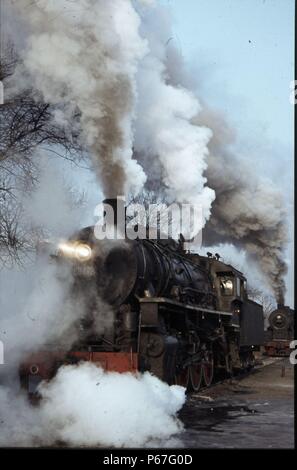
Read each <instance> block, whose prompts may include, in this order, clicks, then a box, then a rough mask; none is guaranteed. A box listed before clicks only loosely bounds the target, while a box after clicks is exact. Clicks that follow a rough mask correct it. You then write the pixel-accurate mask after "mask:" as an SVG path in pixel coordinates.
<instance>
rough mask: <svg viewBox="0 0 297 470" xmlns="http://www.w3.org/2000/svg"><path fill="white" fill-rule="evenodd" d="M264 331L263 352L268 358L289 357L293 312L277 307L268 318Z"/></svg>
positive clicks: (284, 306) (289, 309) (287, 308)
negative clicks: (267, 324) (267, 325)
mask: <svg viewBox="0 0 297 470" xmlns="http://www.w3.org/2000/svg"><path fill="white" fill-rule="evenodd" d="M268 321H269V327H268V328H267V330H266V331H265V351H266V354H267V355H268V356H289V355H290V342H291V341H293V339H294V310H292V309H291V308H290V307H288V306H286V305H278V306H277V309H276V310H274V311H273V312H272V313H271V314H270V316H269V318H268Z"/></svg>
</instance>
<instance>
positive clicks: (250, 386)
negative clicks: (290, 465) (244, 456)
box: [179, 358, 294, 448]
mask: <svg viewBox="0 0 297 470" xmlns="http://www.w3.org/2000/svg"><path fill="white" fill-rule="evenodd" d="M293 372H294V371H293V366H292V365H291V364H290V363H289V360H288V359H268V358H266V359H264V363H263V364H262V365H260V366H258V367H256V369H255V370H254V371H253V372H252V373H250V374H249V375H246V376H245V377H242V378H239V379H236V380H233V381H232V382H230V381H229V382H224V383H222V384H217V385H215V386H213V387H211V388H210V389H206V390H203V391H201V392H199V394H196V395H195V394H193V395H191V396H190V397H189V398H188V401H187V403H186V405H185V406H184V408H183V410H182V411H181V413H180V418H181V420H182V421H183V423H184V425H185V428H186V430H185V432H184V434H183V435H182V438H181V441H182V445H183V446H184V447H187V448H193V447H197V448H292V447H294V376H293ZM179 437H180V436H179Z"/></svg>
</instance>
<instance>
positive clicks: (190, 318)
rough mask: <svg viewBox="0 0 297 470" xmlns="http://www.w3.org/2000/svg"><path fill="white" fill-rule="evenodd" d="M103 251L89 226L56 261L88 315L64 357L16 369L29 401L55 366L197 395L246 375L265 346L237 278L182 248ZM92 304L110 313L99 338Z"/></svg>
mask: <svg viewBox="0 0 297 470" xmlns="http://www.w3.org/2000/svg"><path fill="white" fill-rule="evenodd" d="M107 202H108V200H107ZM109 203H110V204H113V205H114V203H113V202H112V201H109ZM102 246H103V244H102V242H100V241H99V240H97V239H96V238H95V237H94V227H87V228H85V229H83V230H81V231H80V232H79V233H78V234H76V236H75V237H73V239H71V240H69V244H68V245H66V246H65V247H62V249H61V250H60V253H59V254H58V256H57V262H62V263H64V262H69V257H68V256H67V255H69V253H70V254H71V252H72V253H73V254H74V255H75V261H74V260H73V257H72V258H71V256H70V258H71V261H70V263H71V266H72V270H73V277H74V283H73V295H74V296H78V297H79V298H81V297H82V296H83V297H84V298H85V305H86V309H85V310H86V312H87V313H85V314H84V318H83V320H82V325H83V326H82V334H81V338H80V339H79V340H78V341H77V343H76V344H74V345H73V346H72V348H71V350H70V351H61V350H60V349H59V350H58V349H57V350H47V351H39V352H38V353H34V354H32V356H31V357H29V358H28V359H27V361H26V362H25V363H24V364H22V366H21V369H20V376H21V382H22V384H23V386H24V387H25V388H26V389H27V390H28V391H29V393H30V392H31V393H33V392H34V390H35V389H36V384H37V383H38V382H39V381H41V380H43V379H50V378H51V377H53V376H54V374H55V372H56V370H57V368H58V367H59V366H60V365H61V364H69V363H70V364H71V363H77V362H79V361H81V360H87V361H92V362H95V363H96V364H99V365H101V366H102V367H103V368H105V369H106V370H111V371H117V372H127V371H130V372H136V371H146V370H148V371H150V372H151V373H152V374H154V375H156V376H157V377H159V378H160V379H161V380H164V381H165V382H167V383H169V384H173V383H176V384H180V385H183V386H185V387H187V389H190V390H194V391H198V390H199V388H200V387H201V385H202V384H204V385H206V386H210V385H211V383H212V381H213V379H214V376H215V374H225V375H227V376H232V375H233V374H234V373H235V372H236V371H239V370H243V369H249V368H251V367H253V365H254V356H253V350H254V349H257V348H259V347H260V345H262V344H263V342H264V320H263V309H262V306H261V305H259V304H257V303H255V302H253V301H252V300H250V299H249V298H248V295H247V286H246V278H245V277H244V275H243V274H242V273H241V272H239V271H238V270H236V269H235V268H234V267H232V266H231V265H228V264H225V263H223V262H222V261H220V257H219V255H217V254H216V255H215V256H213V255H212V254H210V253H208V256H200V255H198V254H193V253H187V252H186V251H185V250H184V249H183V244H182V239H181V240H180V241H179V242H177V241H174V240H173V239H157V238H156V239H154V240H152V239H136V240H130V239H127V240H125V241H124V242H112V243H111V246H110V247H108V249H102ZM98 295H99V297H100V299H103V301H104V302H105V304H108V305H109V306H110V308H111V309H112V310H113V312H114V321H113V322H112V327H111V328H109V329H107V330H106V331H105V332H104V333H102V334H100V335H98V334H96V333H95V332H94V328H93V325H94V322H95V321H96V315H97V314H98V312H97V313H96V308H97V307H96V305H97V304H96V296H98ZM32 384H33V385H32ZM34 384H35V385H34Z"/></svg>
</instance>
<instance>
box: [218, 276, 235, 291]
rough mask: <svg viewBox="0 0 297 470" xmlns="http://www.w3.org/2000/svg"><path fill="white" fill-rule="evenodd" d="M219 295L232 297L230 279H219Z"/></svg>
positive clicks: (231, 282)
mask: <svg viewBox="0 0 297 470" xmlns="http://www.w3.org/2000/svg"><path fill="white" fill-rule="evenodd" d="M220 287H221V294H222V295H232V294H233V281H232V279H221V280H220Z"/></svg>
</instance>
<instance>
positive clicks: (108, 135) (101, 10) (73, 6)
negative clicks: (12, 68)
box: [13, 0, 146, 197]
mask: <svg viewBox="0 0 297 470" xmlns="http://www.w3.org/2000/svg"><path fill="white" fill-rule="evenodd" d="M13 3H14V5H15V8H16V9H17V11H18V13H19V15H20V17H21V18H23V20H24V21H25V24H26V26H27V31H28V36H27V45H26V46H27V47H26V49H25V52H24V63H25V66H26V67H27V69H28V71H29V73H30V76H31V78H32V80H33V84H34V86H35V87H36V88H37V89H38V90H39V91H41V92H42V94H43V96H44V99H45V101H47V102H49V103H52V104H55V105H60V106H61V105H63V107H61V109H60V110H59V112H57V114H56V119H58V120H59V122H60V123H63V122H67V121H68V120H69V118H71V119H73V113H74V111H75V110H77V111H78V112H79V113H80V126H81V129H82V139H83V142H84V144H85V145H86V147H87V148H88V149H89V152H90V154H91V156H92V159H93V163H94V168H95V170H96V172H97V174H98V177H99V178H100V181H101V183H102V185H103V189H104V192H105V195H106V196H108V197H110V196H117V195H118V194H124V193H125V192H126V191H127V190H130V191H133V190H136V189H137V188H140V187H141V186H142V185H143V183H144V181H145V175H144V172H143V170H142V168H141V167H140V166H139V165H138V164H137V162H136V161H135V160H132V145H133V136H132V125H133V121H134V112H135V100H136V83H135V75H136V71H137V63H138V62H139V60H140V59H141V58H142V57H143V55H144V53H145V52H146V42H145V41H144V40H143V39H142V38H141V37H140V35H139V33H138V29H139V25H140V19H139V17H138V15H137V14H136V12H135V10H134V8H133V7H132V4H131V2H130V1H128V0H124V1H123V0H114V1H112V2H106V1H105V0H77V1H76V2H73V1H68V0H65V1H56V0H41V1H38V2H32V1H31V0H24V1H22V2H18V1H17V2H13Z"/></svg>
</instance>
